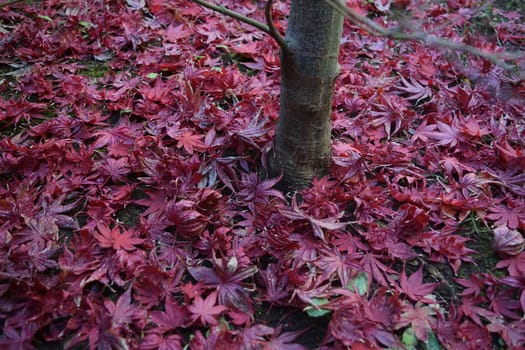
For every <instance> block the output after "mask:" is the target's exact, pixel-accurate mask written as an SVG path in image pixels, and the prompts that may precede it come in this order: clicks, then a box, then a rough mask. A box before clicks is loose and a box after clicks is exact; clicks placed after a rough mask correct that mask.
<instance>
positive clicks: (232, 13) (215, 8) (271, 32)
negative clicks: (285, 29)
mask: <svg viewBox="0 0 525 350" xmlns="http://www.w3.org/2000/svg"><path fill="white" fill-rule="evenodd" d="M191 1H193V2H196V3H197V4H199V5H201V6H204V7H206V8H208V9H210V10H213V11H216V12H219V13H222V14H223V15H226V16H230V17H232V18H235V19H236V20H238V21H241V22H243V23H246V24H248V25H251V26H252V27H255V28H257V29H259V30H262V31H263V32H265V33H266V34H268V35H269V36H271V37H272V38H274V39H275V40H276V41H277V43H278V44H279V46H281V48H283V49H286V44H285V42H284V39H283V38H282V37H281V35H280V34H279V32H277V30H276V29H275V27H274V28H273V29H272V28H271V27H273V22H272V24H271V26H270V25H266V24H264V23H262V22H259V21H257V20H255V19H252V18H249V17H246V16H244V15H242V14H240V13H238V12H235V11H232V10H230V9H227V8H226V7H224V6H222V5H214V4H210V3H209V2H207V1H204V0H191ZM269 2H270V5H271V1H269ZM266 7H267V8H268V4H267V5H266ZM266 20H267V21H268V16H266ZM269 21H270V22H271V17H270V20H269ZM283 45H284V46H283Z"/></svg>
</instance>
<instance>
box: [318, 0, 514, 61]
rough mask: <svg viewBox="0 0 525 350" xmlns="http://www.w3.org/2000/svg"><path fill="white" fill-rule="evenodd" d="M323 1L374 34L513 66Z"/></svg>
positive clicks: (486, 55)
mask: <svg viewBox="0 0 525 350" xmlns="http://www.w3.org/2000/svg"><path fill="white" fill-rule="evenodd" d="M324 1H325V2H326V3H328V4H329V5H330V6H332V7H333V8H334V9H336V10H337V11H339V12H340V13H341V14H342V15H344V16H346V17H348V18H349V19H350V20H351V21H352V22H354V23H355V24H357V25H358V26H360V27H361V28H363V29H365V30H366V31H368V32H370V33H372V34H374V35H377V36H382V37H386V38H391V39H397V40H418V41H421V42H422V43H424V44H426V45H429V46H440V47H443V48H446V49H451V50H455V51H462V52H466V53H470V54H472V55H475V56H479V57H482V58H484V59H486V60H488V61H490V62H492V63H493V64H495V65H498V66H500V67H502V68H504V69H506V70H512V69H513V68H514V66H512V65H510V64H507V63H505V62H504V61H503V60H502V59H501V58H500V57H498V56H497V55H495V54H492V53H489V52H485V51H481V50H480V49H477V48H475V47H473V46H470V45H466V44H461V43H455V42H453V41H450V40H446V39H442V38H437V37H435V36H433V35H430V34H427V33H403V32H401V31H399V30H397V29H394V30H388V29H386V28H384V27H383V26H381V25H379V24H377V23H376V22H374V21H372V20H371V19H369V18H367V17H365V16H362V15H360V14H358V13H356V12H355V11H353V10H352V9H350V8H348V7H347V6H346V5H344V4H342V3H341V2H339V1H338V0H324Z"/></svg>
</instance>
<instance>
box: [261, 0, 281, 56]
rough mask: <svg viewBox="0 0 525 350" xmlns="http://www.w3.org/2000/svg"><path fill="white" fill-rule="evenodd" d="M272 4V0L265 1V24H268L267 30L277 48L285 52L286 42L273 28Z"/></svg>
mask: <svg viewBox="0 0 525 350" xmlns="http://www.w3.org/2000/svg"><path fill="white" fill-rule="evenodd" d="M272 2H273V0H267V1H266V8H265V10H264V14H265V15H266V23H267V24H268V29H270V35H271V36H272V38H274V39H275V40H276V41H277V43H278V44H279V46H280V47H281V48H282V49H283V50H285V49H286V41H284V38H283V37H282V36H281V34H280V33H279V32H278V31H277V29H276V28H275V25H274V24H273V19H272Z"/></svg>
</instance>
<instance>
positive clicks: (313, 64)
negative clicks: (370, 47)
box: [270, 0, 343, 189]
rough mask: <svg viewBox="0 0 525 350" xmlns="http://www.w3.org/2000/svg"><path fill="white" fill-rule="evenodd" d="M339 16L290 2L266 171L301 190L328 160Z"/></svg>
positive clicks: (302, 1)
mask: <svg viewBox="0 0 525 350" xmlns="http://www.w3.org/2000/svg"><path fill="white" fill-rule="evenodd" d="M342 28H343V16H342V15H341V14H340V13H338V12H337V11H336V10H334V9H333V8H332V7H331V6H329V5H327V4H326V3H325V2H324V1H319V0H292V4H291V10H290V17H289V19H288V29H287V31H286V37H285V41H286V45H287V49H286V50H282V51H281V101H280V104H281V106H280V114H279V121H278V124H277V131H276V136H275V140H274V149H273V154H272V157H271V159H270V172H271V173H272V174H273V175H281V174H282V175H283V179H282V182H281V184H282V185H283V187H285V188H288V189H300V188H302V187H306V186H308V185H309V184H310V183H311V180H312V178H313V177H321V176H323V175H325V174H326V172H327V171H328V167H329V164H330V135H331V118H330V115H331V109H332V100H333V92H334V84H335V80H336V78H337V76H338V74H339V64H338V59H337V58H338V56H339V43H340V40H341V33H342Z"/></svg>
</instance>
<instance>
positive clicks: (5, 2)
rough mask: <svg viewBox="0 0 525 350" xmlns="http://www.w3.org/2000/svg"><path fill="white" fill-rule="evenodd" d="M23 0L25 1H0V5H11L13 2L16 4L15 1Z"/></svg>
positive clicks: (16, 0)
mask: <svg viewBox="0 0 525 350" xmlns="http://www.w3.org/2000/svg"><path fill="white" fill-rule="evenodd" d="M23 1H26V0H7V1H4V2H2V3H0V7H4V6H8V5H13V4H16V3H17V2H23Z"/></svg>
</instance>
